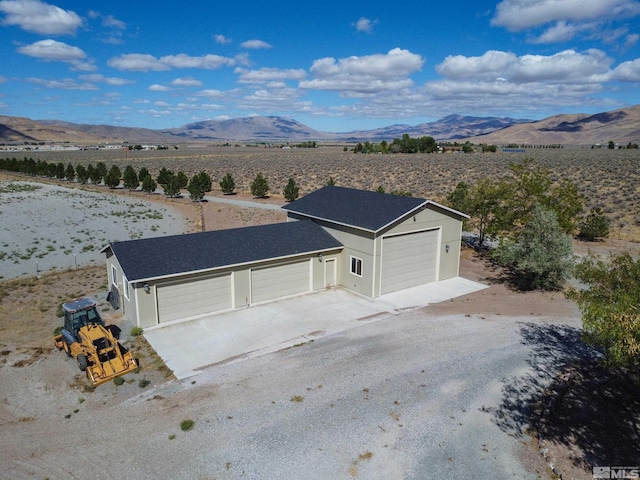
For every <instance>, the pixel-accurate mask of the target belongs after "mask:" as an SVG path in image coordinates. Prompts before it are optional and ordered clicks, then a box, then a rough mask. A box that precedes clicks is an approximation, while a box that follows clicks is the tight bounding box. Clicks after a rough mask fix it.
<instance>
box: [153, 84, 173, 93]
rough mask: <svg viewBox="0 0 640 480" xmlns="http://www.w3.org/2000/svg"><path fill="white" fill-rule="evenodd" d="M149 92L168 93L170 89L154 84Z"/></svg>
mask: <svg viewBox="0 0 640 480" xmlns="http://www.w3.org/2000/svg"><path fill="white" fill-rule="evenodd" d="M149 90H151V91H152V92H168V91H169V90H170V89H169V87H166V86H164V85H160V84H159V83H154V84H153V85H149Z"/></svg>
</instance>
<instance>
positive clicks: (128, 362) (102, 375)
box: [86, 352, 138, 387]
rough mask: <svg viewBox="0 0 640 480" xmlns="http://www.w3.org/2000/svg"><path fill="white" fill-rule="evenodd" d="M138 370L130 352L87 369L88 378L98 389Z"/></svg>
mask: <svg viewBox="0 0 640 480" xmlns="http://www.w3.org/2000/svg"><path fill="white" fill-rule="evenodd" d="M137 368H138V362H137V361H136V359H135V358H133V356H132V355H131V353H130V352H127V353H125V354H124V355H122V356H115V357H114V358H109V359H107V360H105V361H102V362H98V363H95V364H93V365H90V366H88V367H87V370H86V373H87V378H88V379H89V381H90V382H91V384H92V385H93V386H94V387H96V386H98V385H101V384H103V383H106V382H108V381H109V380H112V379H114V378H116V377H119V376H120V375H124V374H126V373H130V372H133V371H135V370H136V369H137Z"/></svg>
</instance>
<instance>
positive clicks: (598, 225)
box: [578, 207, 610, 242]
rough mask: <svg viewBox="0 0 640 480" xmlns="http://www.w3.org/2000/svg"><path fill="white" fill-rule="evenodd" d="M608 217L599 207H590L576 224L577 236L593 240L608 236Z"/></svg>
mask: <svg viewBox="0 0 640 480" xmlns="http://www.w3.org/2000/svg"><path fill="white" fill-rule="evenodd" d="M609 223H610V222H609V219H608V218H607V217H606V215H605V214H604V213H603V212H602V209H600V208H599V207H595V208H592V209H591V211H590V212H589V214H588V215H587V216H586V217H585V218H583V219H582V221H580V223H579V224H578V237H579V238H581V239H582V240H588V241H590V242H595V241H596V240H597V239H599V238H607V237H608V236H609Z"/></svg>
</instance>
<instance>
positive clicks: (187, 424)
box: [180, 420, 195, 432]
mask: <svg viewBox="0 0 640 480" xmlns="http://www.w3.org/2000/svg"><path fill="white" fill-rule="evenodd" d="M194 425H195V422H194V421H193V420H183V421H182V422H180V430H182V431H183V432H188V431H189V430H191V429H192V428H193V426H194Z"/></svg>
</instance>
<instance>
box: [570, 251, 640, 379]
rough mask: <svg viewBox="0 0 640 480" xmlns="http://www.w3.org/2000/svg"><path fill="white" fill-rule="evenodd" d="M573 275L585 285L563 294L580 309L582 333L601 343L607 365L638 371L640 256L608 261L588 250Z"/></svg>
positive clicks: (619, 256)
mask: <svg viewBox="0 0 640 480" xmlns="http://www.w3.org/2000/svg"><path fill="white" fill-rule="evenodd" d="M574 275H575V277H576V278H577V279H578V280H579V281H580V282H582V283H583V284H585V285H586V288H584V289H580V290H577V289H573V290H571V291H569V293H568V294H567V296H568V297H569V298H571V299H573V300H575V301H576V302H577V304H578V306H579V307H580V311H581V312H582V325H583V332H584V333H583V336H584V338H585V340H586V341H587V343H589V344H591V345H594V346H597V347H601V348H602V349H603V350H604V354H605V360H606V362H607V363H608V364H609V365H612V366H622V367H628V368H630V369H631V370H632V372H633V373H634V374H635V375H636V377H637V376H638V375H639V374H640V312H639V310H638V309H639V305H640V259H637V260H634V259H633V257H632V256H631V255H630V254H629V253H622V254H617V255H613V256H611V257H610V258H609V260H608V262H605V261H604V260H602V259H600V258H597V257H596V256H594V255H593V254H590V255H589V256H587V257H586V258H584V259H583V260H582V261H581V262H579V263H578V264H577V265H576V268H575V272H574Z"/></svg>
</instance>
